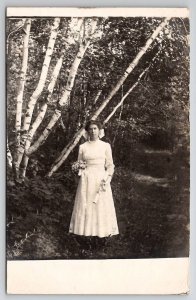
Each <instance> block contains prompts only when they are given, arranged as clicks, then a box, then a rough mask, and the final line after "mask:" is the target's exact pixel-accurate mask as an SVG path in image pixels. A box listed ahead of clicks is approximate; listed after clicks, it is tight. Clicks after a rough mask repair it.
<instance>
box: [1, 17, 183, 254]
mask: <svg viewBox="0 0 196 300" xmlns="http://www.w3.org/2000/svg"><path fill="white" fill-rule="evenodd" d="M6 32H7V35H6V42H7V44H6V46H7V47H6V50H7V55H6V64H7V65H6V71H7V81H6V90H7V202H6V211H7V219H6V229H7V258H8V259H78V258H150V257H152V258H153V257H180V256H188V255H189V20H188V18H158V17H156V18H155V17H154V18H150V17H148V18H147V17H108V18H100V17H99V18H96V17H93V18H92V17H91V18H90V17H83V18H81V17H72V18H68V17H66V18H62V17H61V18H59V17H55V18H49V17H47V18H46V17H45V18H40V17H36V18H7V22H6ZM90 119H94V120H95V119H99V120H100V121H101V122H102V123H103V124H104V129H105V136H104V138H103V140H104V141H107V142H109V143H110V144H111V147H112V153H113V159H114V164H115V173H114V176H113V179H112V182H111V185H112V191H113V196H114V201H115V207H116V212H117V219H118V224H119V230H120V235H118V236H115V237H111V239H110V240H109V241H108V243H107V245H106V246H105V247H104V248H103V249H98V250H97V251H90V250H87V249H81V247H80V245H78V244H77V241H76V240H75V239H74V236H71V235H70V234H69V233H68V228H69V222H70V218H71V212H72V209H73V203H74V196H75V191H76V187H77V178H76V177H75V175H74V174H73V173H72V171H71V164H72V163H73V162H74V161H76V160H77V153H78V147H79V145H80V144H81V143H83V142H84V141H85V139H84V136H83V135H84V128H85V124H86V122H87V121H88V120H90Z"/></svg>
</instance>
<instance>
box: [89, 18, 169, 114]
mask: <svg viewBox="0 0 196 300" xmlns="http://www.w3.org/2000/svg"><path fill="white" fill-rule="evenodd" d="M169 19H170V18H165V19H164V21H163V22H162V23H161V24H160V25H159V26H158V27H157V29H156V30H155V31H154V32H153V34H152V35H151V37H150V38H149V39H148V40H147V42H146V44H145V46H144V47H143V48H142V49H141V50H140V51H139V53H138V54H137V55H136V57H135V58H134V60H133V61H132V62H131V63H130V65H129V66H128V68H127V69H126V71H125V73H124V74H123V76H122V77H121V78H120V79H119V81H118V82H117V84H116V86H115V87H114V88H113V90H112V91H111V92H110V94H109V95H108V97H107V98H106V99H105V100H104V102H103V103H102V105H101V106H100V107H99V108H98V109H97V111H96V112H95V113H94V114H93V116H92V120H96V119H97V117H98V116H99V115H100V113H101V112H102V111H103V109H104V108H105V107H106V105H107V104H108V103H109V102H110V100H111V99H112V98H113V96H114V95H115V94H116V93H117V92H118V90H119V89H120V87H121V85H122V84H123V83H124V81H125V80H126V78H127V77H128V75H129V74H130V73H131V72H132V71H133V69H134V68H135V67H136V66H137V64H138V63H139V61H140V59H141V58H142V56H143V55H144V54H145V53H146V51H147V50H148V48H149V47H150V45H151V44H152V42H153V41H154V40H155V39H156V37H157V36H158V34H159V33H160V31H161V30H162V29H163V28H164V27H165V25H166V24H167V22H168V21H169Z"/></svg>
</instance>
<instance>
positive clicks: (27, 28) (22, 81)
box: [15, 19, 31, 148]
mask: <svg viewBox="0 0 196 300" xmlns="http://www.w3.org/2000/svg"><path fill="white" fill-rule="evenodd" d="M30 29H31V19H26V21H25V25H24V40H23V55H22V67H21V72H20V77H19V83H18V94H17V98H16V121H15V129H16V148H18V147H19V145H20V133H21V119H22V103H23V94H24V87H25V81H26V73H27V63H28V50H29V36H30Z"/></svg>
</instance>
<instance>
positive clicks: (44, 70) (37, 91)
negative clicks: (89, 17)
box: [16, 18, 60, 171]
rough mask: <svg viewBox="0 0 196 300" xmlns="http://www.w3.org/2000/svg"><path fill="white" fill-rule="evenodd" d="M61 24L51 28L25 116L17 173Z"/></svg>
mask: <svg viewBox="0 0 196 300" xmlns="http://www.w3.org/2000/svg"><path fill="white" fill-rule="evenodd" d="M59 23H60V18H55V20H54V24H53V26H52V28H51V35H50V39H49V43H48V47H47V51H46V55H45V59H44V62H43V66H42V71H41V75H40V79H39V82H38V85H37V87H36V89H35V91H34V93H33V95H32V96H31V98H30V101H29V103H28V106H27V111H26V114H25V119H24V124H23V127H22V131H23V134H22V135H21V141H20V147H19V151H18V155H17V156H18V159H17V163H16V164H17V171H19V167H20V163H21V161H22V157H23V154H24V148H25V143H26V139H27V137H28V130H29V127H30V124H31V119H32V115H33V110H34V107H35V104H36V102H37V100H38V98H39V96H40V94H41V93H42V91H43V88H44V85H45V82H46V77H47V74H48V69H49V65H50V61H51V56H52V53H53V49H54V44H55V40H56V37H57V33H58V27H59Z"/></svg>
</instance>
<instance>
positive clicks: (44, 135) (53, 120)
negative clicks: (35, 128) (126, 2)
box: [26, 20, 97, 155]
mask: <svg viewBox="0 0 196 300" xmlns="http://www.w3.org/2000/svg"><path fill="white" fill-rule="evenodd" d="M96 25H97V20H93V21H92V24H91V26H92V27H91V28H92V29H91V33H90V36H91V35H92V34H93V33H94V31H95V29H96ZM90 41H91V40H90V38H89V37H87V38H86V39H85V40H82V41H81V43H80V46H79V50H78V53H77V55H76V57H75V59H74V61H73V64H72V66H71V69H70V73H69V76H68V79H67V84H66V87H65V91H64V93H63V95H62V97H61V99H60V101H59V107H60V108H61V109H62V108H63V107H65V106H67V105H69V98H70V94H71V91H72V88H73V85H74V81H75V77H76V75H77V71H78V67H79V65H80V63H81V61H82V59H83V57H84V54H85V52H86V49H87V48H88V46H89V44H90ZM61 109H55V112H54V114H53V115H52V117H51V119H50V121H49V123H48V125H47V127H46V128H45V129H44V131H43V132H42V134H41V135H40V137H39V138H38V139H37V141H36V142H35V143H34V144H33V145H32V146H31V147H30V148H29V150H28V151H27V152H26V153H27V155H31V154H32V153H33V152H35V151H36V150H37V149H38V148H39V147H40V146H41V145H42V144H43V143H44V142H45V140H46V139H47V137H48V136H49V134H50V132H51V130H52V128H53V127H54V125H55V124H56V122H57V121H58V120H59V118H60V117H61Z"/></svg>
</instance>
